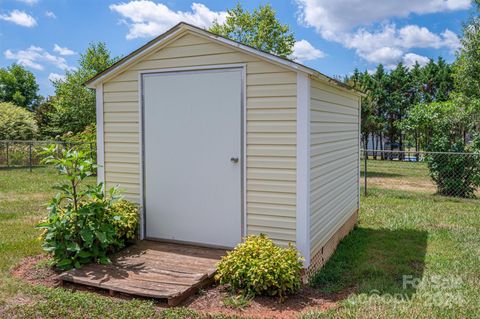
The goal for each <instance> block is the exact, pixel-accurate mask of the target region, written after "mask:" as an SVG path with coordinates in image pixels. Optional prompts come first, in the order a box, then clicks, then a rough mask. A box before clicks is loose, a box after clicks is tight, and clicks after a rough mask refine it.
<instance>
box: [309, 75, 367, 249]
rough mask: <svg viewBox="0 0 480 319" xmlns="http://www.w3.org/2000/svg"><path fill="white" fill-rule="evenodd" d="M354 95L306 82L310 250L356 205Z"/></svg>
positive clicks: (356, 117)
mask: <svg viewBox="0 0 480 319" xmlns="http://www.w3.org/2000/svg"><path fill="white" fill-rule="evenodd" d="M358 123H359V98H358V97H357V96H355V95H354V94H351V93H348V92H344V91H341V90H338V89H336V88H332V87H330V86H328V85H326V84H324V83H322V82H320V81H317V80H315V79H312V80H311V88H310V125H311V127H310V217H311V219H310V241H311V246H310V249H311V255H312V256H314V255H315V254H316V253H317V252H318V251H319V249H320V248H321V247H322V246H323V245H325V244H326V242H327V241H328V240H329V239H330V237H331V236H332V235H333V234H334V233H335V232H336V231H338V229H340V227H341V226H342V225H343V224H344V223H345V221H346V220H347V219H348V218H349V217H350V216H351V214H352V213H353V212H354V211H355V210H356V209H357V205H358V195H359V194H358V169H359V167H358V165H359V163H358V160H359V158H358V157H359V149H358V147H359V146H358V134H359V131H358V129H359V124H358Z"/></svg>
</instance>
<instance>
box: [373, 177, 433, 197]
mask: <svg viewBox="0 0 480 319" xmlns="http://www.w3.org/2000/svg"><path fill="white" fill-rule="evenodd" d="M367 186H368V187H378V188H384V189H394V190H402V191H412V192H423V193H432V194H433V193H435V192H436V191H437V189H436V187H435V184H434V183H433V182H432V181H431V180H428V179H399V178H388V177H369V178H368V180H367Z"/></svg>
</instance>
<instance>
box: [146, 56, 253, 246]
mask: <svg viewBox="0 0 480 319" xmlns="http://www.w3.org/2000/svg"><path fill="white" fill-rule="evenodd" d="M217 69H218V70H221V69H241V70H242V72H241V74H242V78H241V82H242V87H241V96H242V97H241V102H240V103H241V110H240V114H239V115H240V116H241V121H240V122H241V133H240V136H241V145H240V148H241V150H240V151H241V156H240V158H242V160H243V163H242V165H241V172H240V174H241V175H240V179H241V183H242V185H241V186H240V189H241V203H242V207H241V214H242V216H241V233H242V235H243V236H246V234H247V205H246V198H247V189H246V188H247V183H246V175H247V174H246V169H247V160H246V158H247V154H246V150H247V147H246V145H247V141H246V129H247V126H246V107H247V103H246V94H247V83H246V82H247V76H246V74H247V71H246V64H245V63H239V64H218V65H207V66H192V67H178V68H165V69H151V70H142V71H139V72H138V109H139V117H140V118H139V137H140V141H139V152H140V165H139V166H140V200H139V201H140V239H146V223H147V221H146V211H145V179H144V175H145V167H144V162H145V152H144V138H145V137H144V130H143V127H144V103H143V102H144V101H143V100H144V96H143V76H144V75H148V74H155V73H172V72H192V71H202V70H217Z"/></svg>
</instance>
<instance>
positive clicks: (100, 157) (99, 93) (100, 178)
mask: <svg viewBox="0 0 480 319" xmlns="http://www.w3.org/2000/svg"><path fill="white" fill-rule="evenodd" d="M95 92H96V95H95V97H96V120H97V128H96V130H97V165H98V167H97V182H98V183H103V182H105V146H104V136H103V135H104V133H103V132H104V130H103V123H104V122H103V84H102V83H100V84H99V85H98V86H97V87H96V88H95Z"/></svg>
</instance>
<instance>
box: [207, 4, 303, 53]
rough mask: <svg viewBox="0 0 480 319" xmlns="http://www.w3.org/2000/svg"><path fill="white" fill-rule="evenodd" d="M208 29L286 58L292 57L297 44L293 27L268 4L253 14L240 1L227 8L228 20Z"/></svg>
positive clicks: (215, 23) (216, 22) (214, 24)
mask: <svg viewBox="0 0 480 319" xmlns="http://www.w3.org/2000/svg"><path fill="white" fill-rule="evenodd" d="M209 31H210V32H213V33H215V34H218V35H221V36H224V37H227V38H229V39H232V40H234V41H238V42H240V43H243V44H246V45H249V46H251V47H254V48H256V49H259V50H261V51H264V52H269V53H273V54H276V55H278V56H281V57H284V58H286V57H289V56H291V54H292V53H293V45H294V44H295V37H294V35H293V33H292V32H291V31H290V28H289V27H288V25H286V24H281V23H280V21H279V20H278V19H277V17H276V13H275V10H273V9H272V7H271V6H270V5H269V4H267V5H265V6H260V7H258V8H257V9H255V10H253V12H252V13H250V12H248V11H245V10H244V9H243V7H242V6H241V4H240V3H238V4H237V6H236V7H235V8H233V9H230V10H227V19H226V21H225V23H223V24H220V23H218V21H215V22H214V23H213V25H212V26H211V27H210V29H209Z"/></svg>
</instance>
